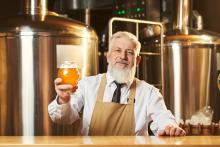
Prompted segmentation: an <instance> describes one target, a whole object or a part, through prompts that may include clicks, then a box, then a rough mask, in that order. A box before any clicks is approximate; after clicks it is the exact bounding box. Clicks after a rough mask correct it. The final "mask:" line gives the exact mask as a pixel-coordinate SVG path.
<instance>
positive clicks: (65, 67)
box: [58, 61, 79, 86]
mask: <svg viewBox="0 0 220 147" xmlns="http://www.w3.org/2000/svg"><path fill="white" fill-rule="evenodd" d="M58 78H61V79H62V82H61V84H71V85H73V86H76V85H77V83H78V80H79V71H78V68H77V65H76V63H74V62H72V61H65V62H64V63H63V64H61V66H60V68H59V70H58Z"/></svg>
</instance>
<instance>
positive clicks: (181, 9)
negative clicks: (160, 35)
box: [174, 0, 192, 30]
mask: <svg viewBox="0 0 220 147" xmlns="http://www.w3.org/2000/svg"><path fill="white" fill-rule="evenodd" d="M191 4H192V1H191V0H177V3H176V5H177V7H176V8H177V13H176V18H175V21H176V22H175V24H174V25H175V26H174V27H175V28H176V29H180V30H183V29H184V28H187V27H189V26H191V23H192V22H191V7H192V6H191Z"/></svg>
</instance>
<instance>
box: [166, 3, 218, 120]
mask: <svg viewBox="0 0 220 147" xmlns="http://www.w3.org/2000/svg"><path fill="white" fill-rule="evenodd" d="M176 2H177V7H176V8H177V13H176V14H177V17H176V24H175V29H174V30H171V31H169V32H167V33H166V36H165V43H164V53H163V56H164V57H163V66H164V68H163V69H164V70H163V79H164V97H165V101H166V104H167V106H168V108H169V109H171V110H172V111H173V113H174V115H175V117H176V118H177V119H190V118H191V116H192V114H193V113H195V112H196V111H198V110H199V109H201V108H202V107H204V106H207V105H210V99H214V97H210V92H211V93H212V92H213V89H210V87H213V86H210V84H212V85H213V84H216V83H210V79H211V77H212V76H213V69H211V68H215V70H216V67H214V66H211V65H212V64H215V65H216V63H213V61H214V62H216V61H217V60H216V56H215V55H216V52H217V51H218V50H219V49H220V39H219V35H218V34H215V33H211V32H207V31H202V30H200V31H199V30H196V29H192V28H190V27H189V26H190V13H191V11H190V6H191V5H190V4H191V1H190V0H177V1H176ZM211 71H212V72H211ZM214 74H216V73H214ZM215 105H216V104H215ZM212 108H213V106H212ZM214 111H217V109H216V110H214Z"/></svg>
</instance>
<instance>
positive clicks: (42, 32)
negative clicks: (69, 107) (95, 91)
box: [0, 12, 98, 135]
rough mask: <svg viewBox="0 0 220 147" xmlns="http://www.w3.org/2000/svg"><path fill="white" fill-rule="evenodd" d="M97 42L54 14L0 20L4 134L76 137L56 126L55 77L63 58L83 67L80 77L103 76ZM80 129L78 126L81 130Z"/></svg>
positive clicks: (93, 35)
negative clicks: (52, 105) (50, 106)
mask: <svg viewBox="0 0 220 147" xmlns="http://www.w3.org/2000/svg"><path fill="white" fill-rule="evenodd" d="M97 46H98V38H97V35H96V33H95V31H94V30H93V29H92V28H91V27H89V26H87V25H84V24H82V23H80V22H77V21H74V20H71V19H67V18H64V17H61V16H59V15H57V14H55V13H49V12H47V13H46V14H44V15H42V14H22V15H19V16H15V17H10V18H2V19H1V20H0V135H67V134H71V135H74V134H75V133H76V130H74V127H73V126H70V127H69V128H65V127H64V126H58V125H55V124H54V123H52V122H51V120H50V118H49V116H48V110H47V106H48V104H49V103H50V102H51V101H52V100H53V99H54V98H55V91H54V83H53V81H54V79H55V77H56V72H57V67H58V66H59V64H60V63H61V62H63V61H64V60H74V61H75V62H77V63H78V66H79V69H80V74H81V77H84V76H88V75H94V74H96V73H97V72H98V63H97V62H98V51H97ZM77 127H78V126H77Z"/></svg>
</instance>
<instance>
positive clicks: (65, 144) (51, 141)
mask: <svg viewBox="0 0 220 147" xmlns="http://www.w3.org/2000/svg"><path fill="white" fill-rule="evenodd" d="M9 146H10V147H17V146H26V147H32V146H34V147H37V146H43V147H96V146H98V147H101V146H107V147H121V146H126V147H137V146H142V147H144V146H146V147H148V146H151V147H154V146H160V147H170V146H178V147H182V146H187V147H199V146H204V147H208V146H219V147H220V136H186V137H155V136H152V137H149V136H108V137H107V136H92V137H89V136H84V137H79V136H0V147H9Z"/></svg>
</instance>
